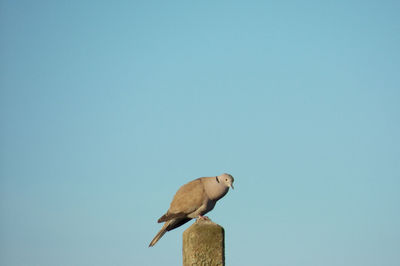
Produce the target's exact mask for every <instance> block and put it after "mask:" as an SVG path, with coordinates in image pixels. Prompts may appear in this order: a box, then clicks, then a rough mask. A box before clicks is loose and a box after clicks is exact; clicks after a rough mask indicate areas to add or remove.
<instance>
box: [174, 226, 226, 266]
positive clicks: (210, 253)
mask: <svg viewBox="0 0 400 266" xmlns="http://www.w3.org/2000/svg"><path fill="white" fill-rule="evenodd" d="M182 251H183V266H200V265H201V266H216V265H218V266H224V265H225V233H224V228H223V227H221V226H219V225H218V224H216V223H214V222H212V221H211V220H197V221H196V222H195V223H194V224H192V225H191V226H190V227H189V228H188V229H186V230H185V231H184V232H183V248H182Z"/></svg>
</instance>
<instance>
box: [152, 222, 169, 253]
mask: <svg viewBox="0 0 400 266" xmlns="http://www.w3.org/2000/svg"><path fill="white" fill-rule="evenodd" d="M172 221H173V220H169V221H167V222H165V223H164V225H163V227H162V228H161V230H160V231H159V232H158V233H157V234H156V236H155V237H154V238H153V240H151V242H150V245H149V247H152V246H154V245H155V244H156V243H157V241H158V240H160V238H161V237H162V236H163V235H164V234H165V233H166V232H167V231H168V230H167V227H168V225H170V223H171V222H172Z"/></svg>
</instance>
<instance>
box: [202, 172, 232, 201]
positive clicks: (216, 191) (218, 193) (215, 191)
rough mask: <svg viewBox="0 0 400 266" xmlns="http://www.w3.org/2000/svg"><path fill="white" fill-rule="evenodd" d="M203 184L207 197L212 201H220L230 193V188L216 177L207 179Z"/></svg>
mask: <svg viewBox="0 0 400 266" xmlns="http://www.w3.org/2000/svg"><path fill="white" fill-rule="evenodd" d="M203 182H204V187H205V191H206V193H207V196H208V198H209V199H211V200H219V199H220V198H222V197H223V196H225V194H226V193H228V190H229V188H228V187H227V186H225V185H224V184H223V183H222V182H221V181H219V180H218V178H216V177H209V178H205V179H204V180H203Z"/></svg>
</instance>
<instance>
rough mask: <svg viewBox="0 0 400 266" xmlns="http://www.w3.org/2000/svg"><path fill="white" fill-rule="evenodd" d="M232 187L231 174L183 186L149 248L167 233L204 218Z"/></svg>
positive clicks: (194, 181) (205, 178) (162, 219)
mask: <svg viewBox="0 0 400 266" xmlns="http://www.w3.org/2000/svg"><path fill="white" fill-rule="evenodd" d="M230 187H231V188H232V189H233V177H232V176H231V175H230V174H222V175H220V176H214V177H200V178H197V179H195V180H193V181H191V182H189V183H187V184H185V185H183V186H182V187H181V188H180V189H179V190H178V191H177V192H176V194H175V196H174V198H173V199H172V202H171V205H170V207H169V210H168V211H167V213H166V214H164V215H163V216H161V218H160V219H158V222H159V223H162V222H165V223H164V225H163V227H162V228H161V230H160V231H159V232H158V233H157V235H156V236H155V237H154V238H153V240H152V241H151V242H150V245H149V247H152V246H154V245H155V244H156V243H157V241H158V240H160V238H161V237H162V236H163V235H164V234H165V233H166V232H167V231H171V230H172V229H175V228H177V227H179V226H181V225H183V224H185V223H187V222H188V221H190V220H191V219H193V218H196V217H198V218H200V219H202V218H204V217H203V215H204V214H206V213H207V212H209V211H211V210H212V209H213V208H214V206H215V204H216V203H217V201H218V200H219V199H220V198H222V197H223V196H225V194H226V193H228V190H229V188H230Z"/></svg>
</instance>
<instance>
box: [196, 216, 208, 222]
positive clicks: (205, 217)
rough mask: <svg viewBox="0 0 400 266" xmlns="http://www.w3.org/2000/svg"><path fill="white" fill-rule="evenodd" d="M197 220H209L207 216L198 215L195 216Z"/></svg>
mask: <svg viewBox="0 0 400 266" xmlns="http://www.w3.org/2000/svg"><path fill="white" fill-rule="evenodd" d="M197 220H200V221H210V218H208V217H207V216H203V215H199V217H198V218H197Z"/></svg>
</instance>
